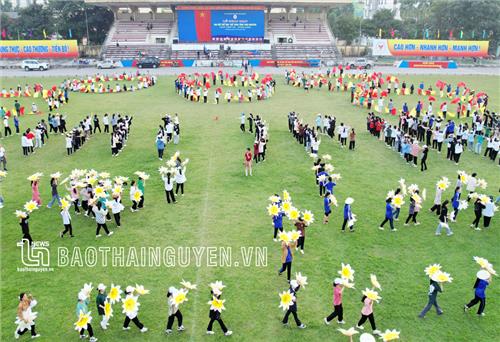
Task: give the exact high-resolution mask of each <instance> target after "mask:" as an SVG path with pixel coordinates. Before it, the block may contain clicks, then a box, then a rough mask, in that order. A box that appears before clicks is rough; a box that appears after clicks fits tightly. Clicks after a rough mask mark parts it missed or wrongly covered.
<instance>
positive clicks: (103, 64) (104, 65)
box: [97, 59, 117, 69]
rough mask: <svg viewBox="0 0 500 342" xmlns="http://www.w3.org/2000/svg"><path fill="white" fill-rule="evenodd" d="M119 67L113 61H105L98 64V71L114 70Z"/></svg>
mask: <svg viewBox="0 0 500 342" xmlns="http://www.w3.org/2000/svg"><path fill="white" fill-rule="evenodd" d="M116 67H117V65H116V63H115V61H113V60H112V59H105V60H102V61H99V62H97V69H114V68H116Z"/></svg>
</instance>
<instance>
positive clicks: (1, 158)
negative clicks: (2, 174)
mask: <svg viewBox="0 0 500 342" xmlns="http://www.w3.org/2000/svg"><path fill="white" fill-rule="evenodd" d="M0 163H2V164H3V170H4V171H7V157H6V156H5V148H4V147H3V146H2V145H0Z"/></svg>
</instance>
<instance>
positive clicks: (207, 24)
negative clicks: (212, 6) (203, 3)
mask: <svg viewBox="0 0 500 342" xmlns="http://www.w3.org/2000/svg"><path fill="white" fill-rule="evenodd" d="M194 22H195V25H196V36H197V37H198V41H199V42H210V41H212V29H211V19H210V10H208V11H205V10H195V11H194Z"/></svg>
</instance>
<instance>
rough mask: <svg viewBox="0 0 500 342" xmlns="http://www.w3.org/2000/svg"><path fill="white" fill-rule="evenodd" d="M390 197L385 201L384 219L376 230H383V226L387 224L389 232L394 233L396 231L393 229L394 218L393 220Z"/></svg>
mask: <svg viewBox="0 0 500 342" xmlns="http://www.w3.org/2000/svg"><path fill="white" fill-rule="evenodd" d="M391 203H392V197H389V198H387V199H386V200H385V219H384V220H383V221H382V223H381V224H380V226H379V227H378V229H380V230H384V225H385V224H386V223H387V222H389V225H390V226H391V231H393V232H395V231H396V230H397V229H395V228H394V218H393V211H392V205H391Z"/></svg>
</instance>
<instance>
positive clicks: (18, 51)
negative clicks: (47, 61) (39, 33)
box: [0, 40, 78, 59]
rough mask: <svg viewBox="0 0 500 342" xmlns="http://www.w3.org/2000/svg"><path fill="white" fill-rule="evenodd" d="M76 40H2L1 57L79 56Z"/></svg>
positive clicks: (0, 44) (0, 45) (0, 43)
mask: <svg viewBox="0 0 500 342" xmlns="http://www.w3.org/2000/svg"><path fill="white" fill-rule="evenodd" d="M77 57H78V44H77V42H76V40H2V41H0V58H12V59H14V58H21V59H23V58H77Z"/></svg>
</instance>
